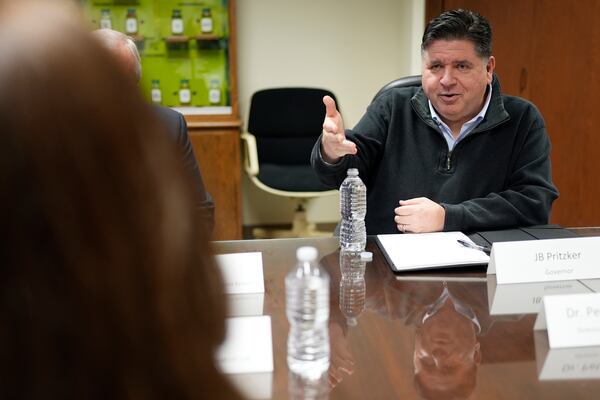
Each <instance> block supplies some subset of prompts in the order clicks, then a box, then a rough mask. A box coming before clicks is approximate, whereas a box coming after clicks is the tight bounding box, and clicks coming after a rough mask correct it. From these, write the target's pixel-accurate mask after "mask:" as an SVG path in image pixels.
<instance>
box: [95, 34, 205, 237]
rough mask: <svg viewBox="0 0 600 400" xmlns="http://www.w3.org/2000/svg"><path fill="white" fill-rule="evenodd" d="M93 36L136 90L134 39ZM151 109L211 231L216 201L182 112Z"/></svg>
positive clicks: (137, 59) (138, 61)
mask: <svg viewBox="0 0 600 400" xmlns="http://www.w3.org/2000/svg"><path fill="white" fill-rule="evenodd" d="M92 36H93V38H94V39H96V40H97V41H98V42H99V43H100V44H101V45H102V46H103V47H104V48H105V49H107V50H108V51H109V52H110V54H111V55H112V56H113V57H114V58H115V60H116V61H117V62H118V63H119V65H120V66H121V67H122V68H123V70H124V71H125V73H126V74H127V76H128V77H129V78H130V79H129V90H134V91H139V88H138V86H139V83H140V79H141V76H142V64H141V59H140V54H139V52H138V49H137V47H136V45H135V42H134V41H133V40H132V39H131V38H130V37H129V36H127V35H125V34H124V33H121V32H118V31H114V30H112V29H98V30H95V31H94V32H92ZM152 111H153V112H154V113H156V115H157V116H158V117H159V119H160V120H161V121H162V123H163V124H165V125H166V127H167V128H168V129H167V133H168V134H169V136H171V137H172V139H173V140H174V141H175V142H176V143H177V146H178V147H179V150H180V153H181V156H182V158H183V162H184V163H185V168H186V169H187V170H188V172H189V174H190V175H191V176H192V178H193V183H194V198H195V206H196V210H197V211H198V214H199V216H200V218H201V220H202V221H203V222H204V224H205V225H206V226H208V227H209V231H211V232H212V228H213V226H214V222H215V204H214V202H213V199H212V197H211V196H210V194H209V193H208V192H207V191H206V188H205V186H204V180H203V179H202V174H201V173H200V168H199V167H198V161H197V160H196V157H195V155H194V149H193V148H192V143H191V141H190V137H189V135H188V130H187V124H186V122H185V119H184V118H183V115H181V113H179V112H177V111H175V110H172V109H170V108H167V107H161V106H156V105H153V106H152Z"/></svg>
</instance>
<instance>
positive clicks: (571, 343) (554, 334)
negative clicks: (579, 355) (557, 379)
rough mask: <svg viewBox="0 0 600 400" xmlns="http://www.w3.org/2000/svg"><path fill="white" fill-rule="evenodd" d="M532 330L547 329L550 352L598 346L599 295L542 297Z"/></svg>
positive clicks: (599, 324) (599, 325)
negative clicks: (540, 306)
mask: <svg viewBox="0 0 600 400" xmlns="http://www.w3.org/2000/svg"><path fill="white" fill-rule="evenodd" d="M543 302H544V303H543V309H542V311H541V312H540V314H539V315H538V318H537V320H536V322H535V326H534V330H542V329H546V330H547V332H548V342H549V344H550V348H553V349H555V348H565V347H586V346H600V293H585V294H570V295H558V296H545V297H544V300H543Z"/></svg>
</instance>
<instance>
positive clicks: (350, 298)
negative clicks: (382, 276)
mask: <svg viewBox="0 0 600 400" xmlns="http://www.w3.org/2000/svg"><path fill="white" fill-rule="evenodd" d="M372 259H373V253H370V252H368V251H363V252H361V253H358V252H347V251H342V252H341V253H340V272H341V275H342V279H341V280H340V311H341V312H342V314H343V315H344V316H345V317H346V323H347V324H348V326H356V325H357V324H358V322H357V318H358V316H359V315H360V314H361V313H362V312H363V310H364V309H365V295H366V290H367V288H366V283H365V266H366V263H367V262H369V261H371V260H372Z"/></svg>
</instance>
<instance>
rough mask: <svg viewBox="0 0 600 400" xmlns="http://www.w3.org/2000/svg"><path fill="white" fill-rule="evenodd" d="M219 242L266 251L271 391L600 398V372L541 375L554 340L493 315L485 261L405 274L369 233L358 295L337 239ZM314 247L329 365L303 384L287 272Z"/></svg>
mask: <svg viewBox="0 0 600 400" xmlns="http://www.w3.org/2000/svg"><path fill="white" fill-rule="evenodd" d="M575 231H576V232H577V233H578V234H580V235H582V236H596V235H600V229H579V230H575ZM213 245H214V250H215V252H216V254H226V253H238V252H256V251H258V252H262V258H263V268H264V280H265V297H264V303H263V315H269V316H270V317H271V326H272V340H273V359H274V360H273V361H274V372H273V374H272V377H270V380H271V385H272V388H271V398H273V399H286V398H292V397H294V398H296V397H295V396H292V395H291V394H290V393H299V392H302V391H304V392H305V393H306V392H309V391H310V390H317V391H318V390H321V391H323V390H326V391H327V392H328V396H329V399H420V398H432V399H435V398H467V397H468V398H475V399H570V400H573V399H598V398H600V379H599V380H595V379H584V380H581V379H575V380H540V378H539V373H540V372H539V368H540V366H539V365H538V364H540V363H541V364H543V362H544V360H543V359H540V358H543V355H542V354H543V353H539V347H542V348H543V347H544V346H545V347H546V350H547V343H543V342H547V340H544V339H543V338H542V337H543V335H540V332H535V333H534V331H533V324H534V322H535V318H536V315H535V314H514V315H490V312H489V306H488V288H487V282H486V277H485V269H479V270H468V271H462V270H453V271H450V272H446V273H445V274H444V275H445V277H446V279H436V276H438V275H439V273H438V275H436V274H432V275H431V276H430V277H429V278H430V279H423V277H415V276H412V277H411V276H410V275H404V276H403V277H399V276H398V275H395V274H394V273H392V272H391V270H390V269H389V267H388V265H387V262H386V260H385V258H384V257H383V255H382V254H381V252H380V251H379V248H378V247H377V244H376V243H375V242H374V240H373V239H372V238H369V240H368V244H367V250H368V251H370V252H372V253H373V261H372V262H370V263H368V264H367V265H366V272H365V274H364V287H365V289H366V290H365V292H364V296H362V295H360V290H358V291H357V292H358V293H359V294H358V295H356V293H355V294H354V295H350V296H348V295H347V294H346V295H344V296H340V289H344V288H347V287H348V286H353V287H354V289H357V288H358V289H360V287H361V284H363V283H362V282H360V280H358V281H357V280H356V279H355V278H356V276H355V277H354V281H348V280H347V279H342V276H341V273H340V268H341V267H342V268H344V263H342V265H341V266H340V252H339V249H338V241H337V238H305V239H304V238H303V239H270V240H245V241H223V242H214V244H213ZM307 245H309V246H314V247H316V248H317V249H318V251H319V258H320V262H321V265H322V266H323V267H324V268H325V269H326V270H327V271H328V272H329V274H330V276H331V290H330V292H331V304H330V307H331V316H330V323H329V332H330V341H331V367H330V371H329V376H326V377H324V378H323V379H322V382H321V385H322V386H320V387H316V388H314V387H310V386H306V387H304V386H303V385H305V384H306V382H303V381H301V380H298V379H296V378H295V377H293V376H292V375H290V374H289V371H288V368H287V363H286V352H287V350H286V340H287V334H288V328H289V326H288V322H287V320H286V315H285V287H284V278H285V275H286V274H287V272H288V271H289V269H290V267H291V266H292V265H294V264H295V251H296V249H297V248H298V247H300V246H307ZM444 282H445V283H444ZM445 287H446V288H447V289H446V290H447V291H448V292H449V293H450V295H451V296H452V299H453V300H454V302H453V303H454V308H452V307H451V305H450V306H448V304H451V303H449V302H446V303H442V304H444V305H443V306H440V303H441V302H440V301H439V299H440V296H442V294H443V293H444V290H445V289H444V288H445ZM340 299H341V302H342V304H340ZM352 304H354V308H352ZM363 304H364V308H363ZM456 304H459V306H457V305H456ZM342 310H343V311H342ZM434 316H437V318H435V317H434ZM353 317H355V318H356V324H355V325H354V326H352V318H353ZM428 317H429V318H430V320H429V321H428V322H429V323H425V321H426V320H427V319H428ZM536 342H537V343H536ZM540 342H542V344H541V345H540ZM536 347H538V350H537V354H536ZM552 351H555V350H552ZM596 352H600V350H596ZM596 356H598V355H597V354H596ZM595 360H598V358H595ZM541 364H540V365H541ZM588 368H596V370H597V371H598V374H597V375H596V376H600V363H599V362H598V361H595V362H592V363H590V365H589V366H588ZM416 371H418V372H416ZM323 387H326V389H323ZM297 398H310V396H309V395H306V396H305V397H303V396H302V395H299V396H297Z"/></svg>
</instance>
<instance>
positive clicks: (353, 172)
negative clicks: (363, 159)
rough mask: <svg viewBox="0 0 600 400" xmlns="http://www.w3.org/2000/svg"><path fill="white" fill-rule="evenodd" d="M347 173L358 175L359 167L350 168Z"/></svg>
mask: <svg viewBox="0 0 600 400" xmlns="http://www.w3.org/2000/svg"><path fill="white" fill-rule="evenodd" d="M347 174H348V176H358V169H356V168H348V171H347Z"/></svg>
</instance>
